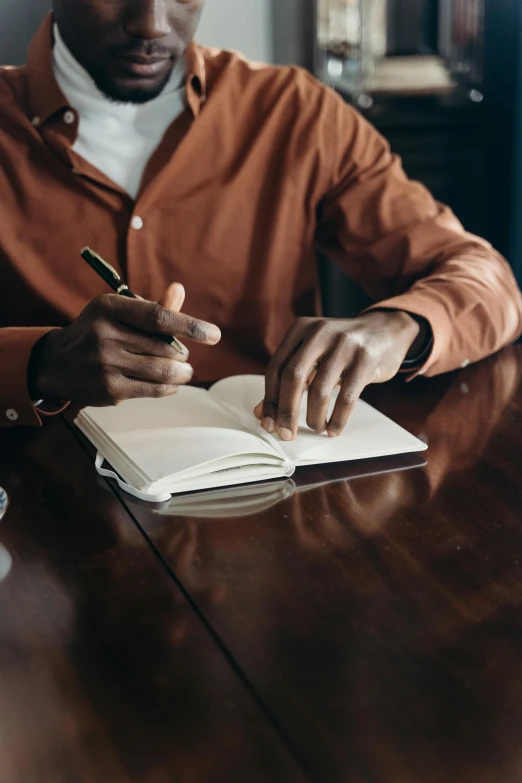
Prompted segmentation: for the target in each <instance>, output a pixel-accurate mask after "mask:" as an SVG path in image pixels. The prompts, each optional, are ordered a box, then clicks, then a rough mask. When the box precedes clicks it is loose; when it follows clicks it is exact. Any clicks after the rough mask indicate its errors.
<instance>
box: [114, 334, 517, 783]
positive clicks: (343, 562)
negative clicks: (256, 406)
mask: <svg viewBox="0 0 522 783" xmlns="http://www.w3.org/2000/svg"><path fill="white" fill-rule="evenodd" d="M521 370H522V350H521V347H520V346H516V347H513V348H509V349H507V350H505V351H504V352H502V353H501V354H499V355H497V356H495V357H492V358H491V359H489V360H487V361H486V362H483V363H481V364H479V365H476V366H473V367H468V368H467V369H466V370H464V371H462V372H460V373H458V374H453V375H451V376H446V377H442V378H439V379H433V380H424V379H422V380H419V381H416V382H414V383H412V384H402V383H400V384H399V383H394V384H390V385H387V386H386V387H378V386H375V387H372V388H371V389H370V390H369V391H368V394H367V395H366V399H367V400H368V401H369V402H370V403H372V404H374V405H375V406H376V407H378V408H379V409H381V410H382V411H383V412H384V413H386V414H387V415H390V416H391V417H392V418H394V419H395V420H396V421H398V422H399V423H400V424H402V425H403V426H405V427H406V428H407V429H409V430H410V431H411V432H413V433H414V434H416V435H417V436H418V437H421V438H422V439H424V440H425V441H426V442H427V443H428V446H429V449H428V451H427V452H426V459H427V464H426V465H425V466H424V467H420V468H416V469H411V470H402V471H397V472H381V473H379V474H377V475H368V476H360V477H358V478H357V477H355V478H345V479H342V478H340V477H339V476H337V477H336V478H337V479H338V480H336V481H335V482H334V483H328V479H329V469H328V468H326V467H325V468H322V469H320V470H315V471H311V472H310V473H309V474H308V475H307V476H306V477H305V479H306V480H304V482H303V485H302V487H300V488H297V487H293V488H289V487H288V486H286V488H285V486H281V487H279V490H280V492H281V496H280V497H279V498H277V500H276V502H275V503H273V504H270V505H269V506H268V507H266V506H263V504H262V503H261V504H260V505H259V507H258V508H250V509H248V510H247V511H245V513H244V514H239V515H233V514H231V513H227V512H226V509H225V510H224V511H223V513H222V514H221V515H219V514H218V515H216V514H215V513H209V514H208V516H206V517H205V515H204V513H203V514H201V513H200V512H199V511H198V513H194V514H192V515H191V513H190V511H191V509H190V508H189V507H188V506H187V505H185V506H184V507H183V506H180V507H179V508H180V509H181V511H179V509H178V512H176V509H175V504H174V505H173V506H172V507H171V509H170V513H165V512H164V513H157V510H156V511H154V510H153V509H150V508H146V507H145V506H144V505H140V504H139V503H134V502H133V501H126V502H127V504H128V507H129V509H130V510H131V512H132V514H133V515H134V517H135V519H136V520H137V521H138V522H139V524H140V525H141V526H142V528H143V529H144V530H145V531H146V533H147V535H148V536H149V537H150V540H151V541H152V543H153V544H154V546H155V548H156V549H157V551H158V552H159V553H160V554H161V557H162V558H164V559H165V561H166V562H167V563H168V565H169V567H170V568H171V569H172V571H173V573H174V574H175V576H176V578H177V580H179V582H180V584H181V585H182V586H183V588H184V589H185V590H186V591H187V592H188V593H189V594H190V595H191V597H192V600H194V601H195V603H196V604H197V605H198V607H199V609H200V610H201V611H202V612H203V613H204V615H205V616H206V618H207V619H208V621H209V622H210V623H211V625H212V626H213V627H214V628H215V629H216V631H217V633H218V634H219V636H220V638H221V639H222V640H223V642H224V644H225V645H226V646H227V648H228V649H229V651H230V652H231V654H232V655H233V656H234V658H235V659H236V660H238V661H239V662H240V664H241V667H242V669H243V671H244V672H245V673H246V675H247V676H248V677H249V678H250V679H251V680H252V682H253V684H254V687H255V688H256V689H257V690H258V692H259V693H260V695H261V697H262V698H263V699H264V700H265V702H266V703H267V704H268V706H269V708H270V710H272V711H273V712H274V713H275V714H276V715H277V716H278V719H279V720H280V722H281V724H282V726H283V727H284V730H285V731H286V732H287V733H288V735H289V736H290V737H291V739H292V742H293V743H294V744H295V745H296V746H298V747H299V748H300V751H301V752H302V754H303V757H304V759H305V763H306V765H307V767H308V768H309V769H310V770H311V771H312V773H313V775H314V776H315V777H316V779H319V780H328V781H329V782H330V783H331V782H336V781H339V782H341V781H343V783H344V781H347V780H350V781H351V780H357V781H364V783H366V782H367V781H368V783H369V782H370V781H378V782H379V783H380V782H381V781H382V783H389V782H390V781H393V783H395V781H397V783H399V781H400V783H403V782H405V781H408V783H409V781H412V783H413V782H415V783H420V781H422V783H435V782H436V781H437V783H438V781H441V780H444V781H457V780H462V781H468V780H469V781H471V780H475V779H478V780H480V781H481V783H499V781H502V783H515V782H516V783H518V781H519V780H520V777H521V775H522V768H521V764H520V761H519V759H520V753H519V749H520V740H519V736H518V734H519V726H520V725H522V706H521V705H522V698H521V697H522V660H521V656H522V647H521V643H520V640H521V639H522V525H521V521H522V520H521V516H522V515H521V510H522V485H521V483H520V480H519V465H520V450H521V446H522V389H521ZM279 490H278V491H279ZM255 491H256V490H254V492H255ZM229 500H230V499H229ZM184 502H185V504H186V501H184ZM172 512H173V513H172Z"/></svg>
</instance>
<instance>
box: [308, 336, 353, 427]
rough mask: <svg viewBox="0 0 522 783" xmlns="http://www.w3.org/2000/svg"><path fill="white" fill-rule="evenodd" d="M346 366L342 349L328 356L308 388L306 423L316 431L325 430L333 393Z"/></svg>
mask: <svg viewBox="0 0 522 783" xmlns="http://www.w3.org/2000/svg"><path fill="white" fill-rule="evenodd" d="M345 367H346V354H345V353H344V354H343V352H341V351H340V350H338V351H335V352H334V353H332V354H331V355H329V356H326V357H325V358H324V359H323V361H322V362H321V364H320V365H319V367H318V369H317V372H316V373H315V375H314V378H313V380H312V382H311V384H310V387H309V389H308V402H307V408H306V423H307V424H308V426H309V427H310V429H312V430H315V432H324V431H325V429H326V425H327V419H328V408H329V406H330V401H331V399H332V393H333V391H334V389H335V387H336V386H337V385H338V384H339V382H340V379H341V376H342V374H343V370H344V368H345Z"/></svg>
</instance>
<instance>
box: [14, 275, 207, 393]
mask: <svg viewBox="0 0 522 783" xmlns="http://www.w3.org/2000/svg"><path fill="white" fill-rule="evenodd" d="M183 300H184V290H183V287H182V286H180V285H179V284H174V285H172V286H170V287H169V289H168V291H167V292H166V294H165V296H164V297H163V299H162V300H161V301H162V304H156V303H154V302H147V301H145V300H143V299H127V298H125V297H123V296H118V295H117V294H106V295H104V296H99V297H97V298H96V299H94V300H93V301H92V302H90V304H88V305H87V307H86V308H85V310H83V312H82V313H81V314H80V315H79V316H78V318H77V319H76V321H74V323H72V324H71V326H67V327H65V328H64V329H57V330H56V331H53V332H49V334H47V335H46V336H45V337H44V338H42V340H40V341H39V343H37V345H36V346H35V350H34V352H33V357H32V359H31V363H30V377H29V388H30V393H31V396H32V397H33V399H39V398H44V399H56V400H72V401H73V402H75V403H80V404H82V405H94V406H100V405H117V404H118V403H119V402H121V401H123V400H126V399H129V398H131V397H165V396H168V395H170V394H173V393H174V392H175V391H176V389H177V387H178V386H179V385H180V384H186V383H189V382H190V380H191V378H192V375H193V370H192V367H191V366H190V364H188V363H187V358H188V351H187V354H186V355H183V356H182V355H181V354H179V353H178V352H177V351H176V350H175V349H174V348H172V347H171V346H170V345H168V343H166V342H164V341H163V340H161V339H160V337H159V336H160V335H169V336H170V335H174V336H175V337H179V338H181V340H187V339H188V340H194V341H195V342H198V343H203V344H206V345H215V343H217V342H219V340H220V338H221V333H220V331H219V329H218V327H217V326H214V325H213V324H209V323H207V322H206V321H200V320H198V319H196V318H191V317H190V316H188V315H184V314H182V313H179V312H177V311H179V310H180V309H181V306H182V304H183Z"/></svg>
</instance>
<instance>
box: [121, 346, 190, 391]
mask: <svg viewBox="0 0 522 783" xmlns="http://www.w3.org/2000/svg"><path fill="white" fill-rule="evenodd" d="M127 357H128V360H127V362H126V363H125V366H123V367H121V368H120V369H121V372H122V374H124V375H125V376H126V377H127V378H134V379H135V380H141V381H150V382H152V383H162V384H165V385H167V386H181V385H183V384H187V383H190V381H191V380H192V376H193V375H194V370H193V369H192V367H191V366H190V364H187V363H184V362H178V361H175V360H172V359H160V358H154V359H151V358H150V357H148V356H136V355H132V354H127Z"/></svg>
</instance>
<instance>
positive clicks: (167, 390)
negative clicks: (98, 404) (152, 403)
mask: <svg viewBox="0 0 522 783" xmlns="http://www.w3.org/2000/svg"><path fill="white" fill-rule="evenodd" d="M177 391H178V387H177V386H173V385H171V384H165V383H147V381H138V380H135V379H133V378H125V381H124V383H123V384H122V393H123V395H124V396H123V397H122V399H125V400H131V399H138V398H141V399H143V398H145V399H153V398H154V399H156V398H159V397H171V396H172V395H173V394H176V392H177Z"/></svg>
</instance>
